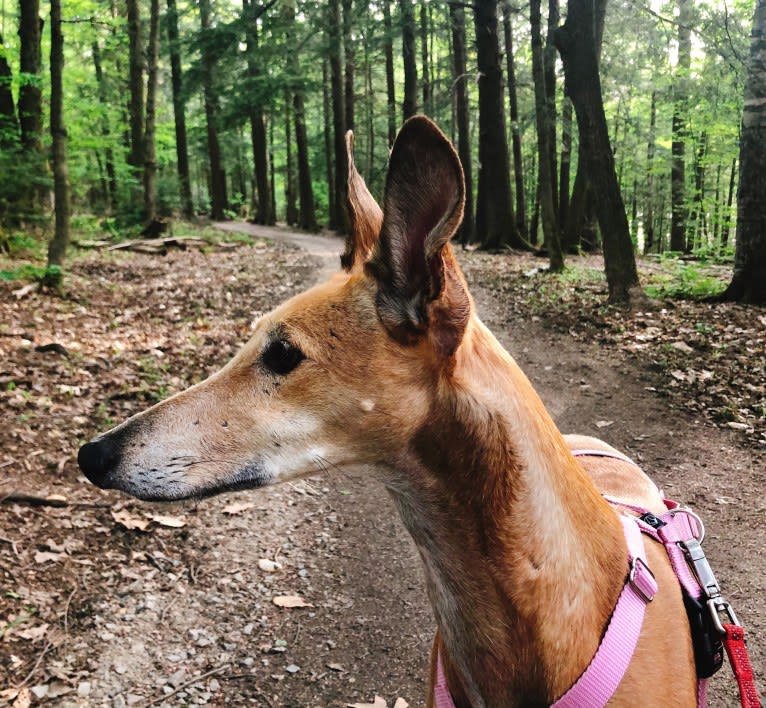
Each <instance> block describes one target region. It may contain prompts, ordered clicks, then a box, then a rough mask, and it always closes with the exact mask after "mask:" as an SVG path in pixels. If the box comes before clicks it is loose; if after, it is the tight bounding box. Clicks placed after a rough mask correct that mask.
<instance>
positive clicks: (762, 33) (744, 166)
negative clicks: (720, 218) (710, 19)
mask: <svg viewBox="0 0 766 708" xmlns="http://www.w3.org/2000/svg"><path fill="white" fill-rule="evenodd" d="M736 238H737V244H736V250H735V252H734V274H733V276H732V280H731V283H730V284H729V287H728V288H727V289H726V291H725V292H724V293H723V295H722V297H723V298H724V299H726V300H737V301H739V302H745V303H751V304H760V305H762V304H764V303H766V0H757V2H756V6H755V14H754V17H753V32H752V35H751V41H750V56H749V61H748V66H747V78H746V83H745V104H744V107H743V112H742V128H741V133H740V143H739V190H738V192H737V236H736Z"/></svg>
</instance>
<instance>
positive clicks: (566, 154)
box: [558, 98, 573, 250]
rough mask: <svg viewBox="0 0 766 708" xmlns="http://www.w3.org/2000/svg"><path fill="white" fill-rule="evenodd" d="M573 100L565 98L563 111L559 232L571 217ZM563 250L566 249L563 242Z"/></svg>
mask: <svg viewBox="0 0 766 708" xmlns="http://www.w3.org/2000/svg"><path fill="white" fill-rule="evenodd" d="M572 111H573V107H572V102H571V101H570V100H569V99H568V98H565V99H564V107H563V109H562V111H561V165H560V167H559V199H558V206H559V220H558V223H559V233H561V228H562V225H563V224H566V223H567V220H568V218H569V180H570V176H571V170H572ZM561 247H562V250H566V247H565V245H564V243H563V234H562V244H561Z"/></svg>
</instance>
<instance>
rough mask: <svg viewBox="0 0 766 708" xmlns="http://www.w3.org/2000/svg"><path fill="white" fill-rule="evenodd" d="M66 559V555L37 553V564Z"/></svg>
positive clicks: (47, 552) (45, 552) (46, 552)
mask: <svg viewBox="0 0 766 708" xmlns="http://www.w3.org/2000/svg"><path fill="white" fill-rule="evenodd" d="M64 558H66V553H50V552H49V551H38V552H37V553H35V563H47V562H48V561H60V560H64Z"/></svg>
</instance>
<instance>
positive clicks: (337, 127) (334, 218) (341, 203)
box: [328, 0, 348, 234]
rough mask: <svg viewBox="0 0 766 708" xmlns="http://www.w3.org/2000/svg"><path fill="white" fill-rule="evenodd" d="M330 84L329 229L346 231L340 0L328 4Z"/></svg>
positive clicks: (345, 169)
mask: <svg viewBox="0 0 766 708" xmlns="http://www.w3.org/2000/svg"><path fill="white" fill-rule="evenodd" d="M328 9H329V18H328V20H329V21H328V27H329V33H330V34H329V45H330V85H331V96H332V124H333V147H334V153H335V204H334V205H333V208H332V210H331V211H330V228H332V229H335V231H337V232H338V233H340V234H345V233H346V232H347V231H348V226H347V216H346V190H347V186H346V172H347V166H346V135H345V133H346V130H345V126H344V123H345V119H346V115H345V111H344V108H343V69H342V66H341V65H342V61H341V49H342V43H341V18H340V0H330V3H329V7H328Z"/></svg>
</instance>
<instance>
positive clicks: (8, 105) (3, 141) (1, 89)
mask: <svg viewBox="0 0 766 708" xmlns="http://www.w3.org/2000/svg"><path fill="white" fill-rule="evenodd" d="M5 52H6V50H5V45H4V43H3V36H2V35H1V34H0V148H2V149H3V150H8V149H10V148H12V147H14V146H16V145H18V142H19V123H18V120H17V119H16V106H15V105H14V102H13V91H12V90H11V86H12V85H13V73H12V71H11V67H10V65H9V64H8V60H7V59H6V53H5Z"/></svg>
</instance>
